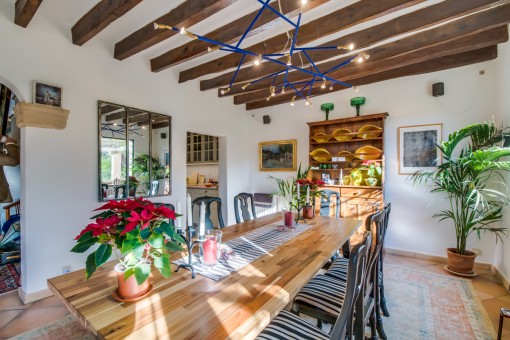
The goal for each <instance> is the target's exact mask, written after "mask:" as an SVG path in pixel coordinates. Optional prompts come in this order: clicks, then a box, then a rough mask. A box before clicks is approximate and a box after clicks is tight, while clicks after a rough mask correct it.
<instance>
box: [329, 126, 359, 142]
mask: <svg viewBox="0 0 510 340" xmlns="http://www.w3.org/2000/svg"><path fill="white" fill-rule="evenodd" d="M352 137H354V136H353V135H352V134H351V130H349V129H336V130H335V131H334V132H333V138H335V139H336V140H337V141H339V142H344V141H348V140H351V139H352Z"/></svg>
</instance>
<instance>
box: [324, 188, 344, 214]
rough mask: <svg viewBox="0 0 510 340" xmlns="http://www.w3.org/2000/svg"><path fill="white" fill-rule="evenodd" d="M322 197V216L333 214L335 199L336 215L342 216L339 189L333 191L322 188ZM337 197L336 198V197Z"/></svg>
mask: <svg viewBox="0 0 510 340" xmlns="http://www.w3.org/2000/svg"><path fill="white" fill-rule="evenodd" d="M321 192H322V194H323V195H322V197H321V207H320V215H321V216H330V214H331V208H332V202H333V199H334V200H335V201H334V202H335V205H334V209H335V214H334V216H335V217H340V193H339V192H337V191H333V190H330V189H325V190H321ZM334 197H336V198H334Z"/></svg>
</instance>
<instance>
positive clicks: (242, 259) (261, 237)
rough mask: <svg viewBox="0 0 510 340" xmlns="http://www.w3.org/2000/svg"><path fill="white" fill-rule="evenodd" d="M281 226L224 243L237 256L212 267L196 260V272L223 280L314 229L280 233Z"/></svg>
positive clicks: (298, 227) (300, 227)
mask: <svg viewBox="0 0 510 340" xmlns="http://www.w3.org/2000/svg"><path fill="white" fill-rule="evenodd" d="M279 225H281V223H278V222H276V223H272V224H269V225H267V226H264V227H260V228H258V229H256V230H253V231H251V232H249V233H246V234H244V235H243V236H240V237H237V238H235V239H232V240H230V241H227V242H223V244H224V245H227V246H228V247H229V248H231V249H232V250H233V251H234V252H235V255H234V256H230V257H229V258H228V259H225V258H224V257H222V258H220V259H219V261H218V263H217V264H216V265H215V266H212V267H211V266H206V265H203V264H201V263H200V262H199V261H198V260H197V259H195V261H196V262H194V267H195V272H196V273H198V274H200V275H202V276H205V277H208V278H210V279H213V280H216V281H218V280H221V279H222V278H224V277H225V276H227V275H229V274H230V273H232V272H233V271H236V270H238V269H240V268H242V267H244V266H246V265H247V264H249V263H250V262H252V261H254V260H255V259H257V258H258V257H259V256H261V255H264V254H267V253H269V252H270V251H271V250H273V249H275V248H276V247H278V246H280V245H281V244H284V243H285V242H287V241H289V240H291V239H293V238H294V237H296V236H298V235H299V234H301V233H303V232H305V231H307V230H308V229H310V228H311V227H312V226H311V225H309V224H298V225H296V228H295V229H294V230H293V231H279V230H277V229H276V227H277V226H279ZM222 247H223V246H222ZM187 262H188V258H187V257H186V258H182V259H179V260H177V261H174V263H175V264H184V263H187Z"/></svg>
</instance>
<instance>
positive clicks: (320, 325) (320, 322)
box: [317, 319, 322, 329]
mask: <svg viewBox="0 0 510 340" xmlns="http://www.w3.org/2000/svg"><path fill="white" fill-rule="evenodd" d="M317 327H319V328H320V329H322V320H321V319H317Z"/></svg>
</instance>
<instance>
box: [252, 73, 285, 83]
mask: <svg viewBox="0 0 510 340" xmlns="http://www.w3.org/2000/svg"><path fill="white" fill-rule="evenodd" d="M282 72H283V71H278V72H274V73H271V74H269V75H267V76H265V77H262V78H259V79H257V80H254V81H252V82H250V84H255V83H258V82H259V81H261V80H264V79H267V78H271V77H272V76H274V75H278V74H280V73H282Z"/></svg>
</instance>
